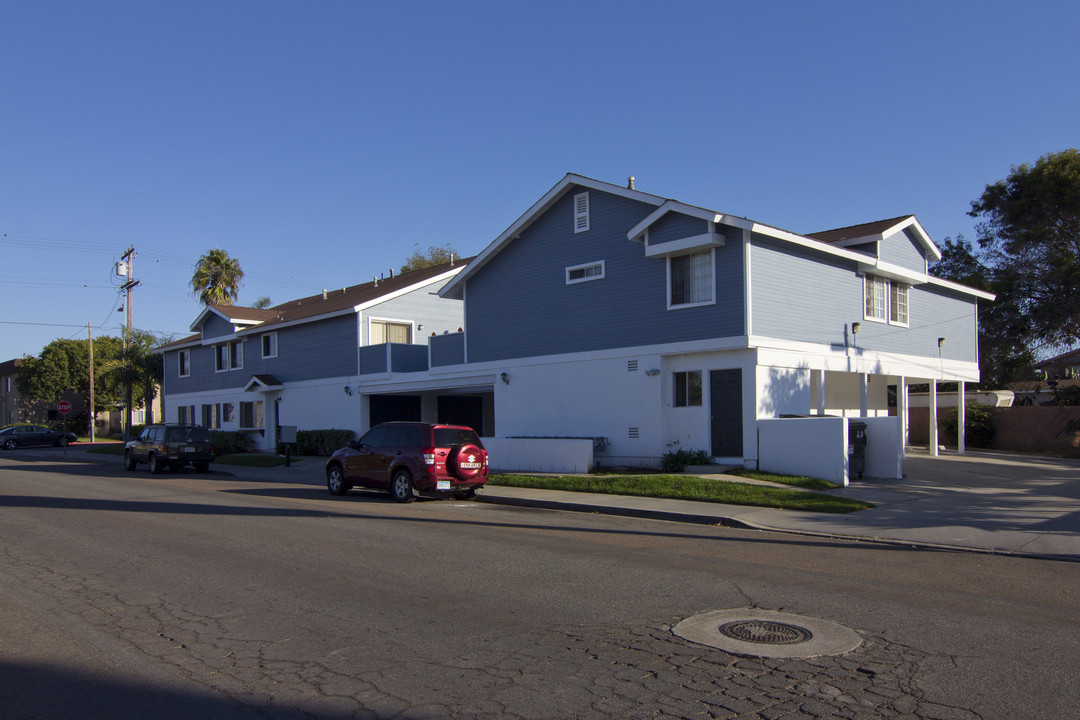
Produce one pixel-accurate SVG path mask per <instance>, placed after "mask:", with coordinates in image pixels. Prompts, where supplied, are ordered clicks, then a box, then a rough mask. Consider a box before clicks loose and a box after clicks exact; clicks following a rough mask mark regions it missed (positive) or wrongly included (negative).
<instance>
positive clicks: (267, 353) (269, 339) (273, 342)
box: [262, 332, 277, 358]
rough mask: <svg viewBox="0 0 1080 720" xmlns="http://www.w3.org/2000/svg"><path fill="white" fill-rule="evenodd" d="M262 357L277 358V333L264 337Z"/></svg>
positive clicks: (267, 334)
mask: <svg viewBox="0 0 1080 720" xmlns="http://www.w3.org/2000/svg"><path fill="white" fill-rule="evenodd" d="M262 356H263V358H276V357H277V333H276V332H272V333H266V334H265V335H263V336H262Z"/></svg>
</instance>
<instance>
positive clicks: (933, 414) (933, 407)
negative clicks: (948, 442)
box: [930, 380, 938, 457]
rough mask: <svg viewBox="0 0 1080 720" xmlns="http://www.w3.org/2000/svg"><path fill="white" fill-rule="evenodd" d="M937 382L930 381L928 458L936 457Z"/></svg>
mask: <svg viewBox="0 0 1080 720" xmlns="http://www.w3.org/2000/svg"><path fill="white" fill-rule="evenodd" d="M937 444H938V439H937V380H931V381H930V457H937V454H938V449H937Z"/></svg>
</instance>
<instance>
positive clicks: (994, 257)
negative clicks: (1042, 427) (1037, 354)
mask: <svg viewBox="0 0 1080 720" xmlns="http://www.w3.org/2000/svg"><path fill="white" fill-rule="evenodd" d="M968 214H969V215H970V216H971V217H973V218H976V219H977V220H979V223H978V225H977V226H976V227H977V229H978V232H979V245H980V247H981V248H982V250H983V259H984V262H985V264H986V265H987V267H988V268H990V270H991V272H992V276H993V283H994V285H995V291H996V292H997V293H998V297H999V302H1000V300H1001V299H1002V298H1004V299H1005V301H1006V302H1007V303H1008V304H1009V305H1010V306H1011V308H1010V312H1011V313H1012V314H1013V315H1014V316H1015V319H1016V320H1018V321H1019V319H1021V318H1022V319H1023V323H1019V322H1018V323H1017V326H1016V327H1014V328H1012V329H1013V330H1015V331H1020V332H1022V333H1023V336H1024V337H1025V339H1027V340H1028V341H1029V343H1033V344H1038V345H1044V344H1047V345H1073V344H1075V343H1076V342H1077V341H1080V151H1078V150H1076V149H1075V148H1070V149H1068V150H1064V151H1061V152H1057V153H1050V154H1048V155H1044V156H1043V157H1041V158H1039V159H1038V160H1037V161H1036V162H1035V164H1034V165H1027V164H1024V165H1019V166H1013V167H1012V169H1011V171H1010V173H1009V175H1008V176H1007V177H1006V178H1005V179H1004V180H999V181H998V182H996V183H993V184H990V185H987V186H986V190H985V192H983V194H982V196H981V197H980V198H979V199H977V200H974V201H972V203H971V211H970V212H969V213H968Z"/></svg>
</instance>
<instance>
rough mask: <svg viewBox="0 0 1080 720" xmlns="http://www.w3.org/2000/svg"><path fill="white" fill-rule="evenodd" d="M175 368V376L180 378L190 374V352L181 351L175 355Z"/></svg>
mask: <svg viewBox="0 0 1080 720" xmlns="http://www.w3.org/2000/svg"><path fill="white" fill-rule="evenodd" d="M176 366H177V374H178V375H179V376H180V377H187V376H188V375H190V374H191V351H190V350H181V351H179V352H178V353H176Z"/></svg>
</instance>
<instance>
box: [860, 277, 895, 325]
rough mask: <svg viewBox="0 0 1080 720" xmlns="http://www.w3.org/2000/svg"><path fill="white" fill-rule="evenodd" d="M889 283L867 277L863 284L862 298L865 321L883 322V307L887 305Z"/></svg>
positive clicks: (881, 279) (883, 279)
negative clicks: (863, 300)
mask: <svg viewBox="0 0 1080 720" xmlns="http://www.w3.org/2000/svg"><path fill="white" fill-rule="evenodd" d="M888 289H889V281H888V280H886V279H885V278H880V277H877V276H876V275H867V276H866V278H865V282H864V283H863V298H864V299H865V301H866V302H865V310H864V312H863V317H864V318H865V319H866V320H877V321H878V322H885V306H886V305H887V304H888V300H887V299H886V298H887V297H888V294H887V293H888Z"/></svg>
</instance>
